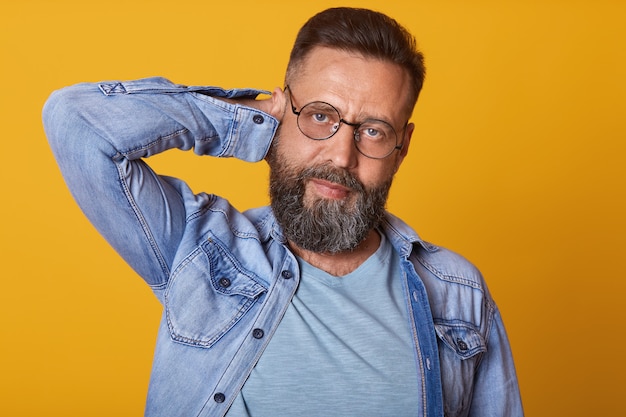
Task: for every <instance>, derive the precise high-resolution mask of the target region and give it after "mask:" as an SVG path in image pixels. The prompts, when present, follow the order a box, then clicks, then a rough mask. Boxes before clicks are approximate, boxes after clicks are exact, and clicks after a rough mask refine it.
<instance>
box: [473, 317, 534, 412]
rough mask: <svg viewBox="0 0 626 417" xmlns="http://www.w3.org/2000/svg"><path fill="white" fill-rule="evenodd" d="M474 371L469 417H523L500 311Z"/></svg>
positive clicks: (493, 321)
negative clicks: (485, 349)
mask: <svg viewBox="0 0 626 417" xmlns="http://www.w3.org/2000/svg"><path fill="white" fill-rule="evenodd" d="M482 355H483V356H482V358H481V362H480V364H479V366H478V369H477V371H476V376H475V380H474V392H473V397H472V403H471V407H470V412H469V416H470V417H504V416H507V417H523V416H524V411H523V407H522V400H521V397H520V391H519V385H518V382H517V376H516V372H515V365H514V363H513V356H512V354H511V348H510V345H509V341H508V337H507V335H506V330H505V328H504V324H503V322H502V317H501V316H500V313H499V310H497V308H496V310H495V314H494V316H493V320H492V321H491V326H490V329H489V333H488V339H487V351H486V352H484V353H483V354H482Z"/></svg>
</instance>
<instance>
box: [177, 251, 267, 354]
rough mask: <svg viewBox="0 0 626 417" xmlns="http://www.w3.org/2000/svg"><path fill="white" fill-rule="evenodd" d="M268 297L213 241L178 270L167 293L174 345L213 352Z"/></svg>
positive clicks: (226, 252) (257, 282)
mask: <svg viewBox="0 0 626 417" xmlns="http://www.w3.org/2000/svg"><path fill="white" fill-rule="evenodd" d="M266 291H267V288H265V286H263V285H261V284H260V280H259V279H258V277H256V276H255V275H254V274H253V273H252V272H250V271H247V270H245V269H244V268H243V267H242V266H241V265H240V264H239V262H237V260H236V259H235V258H234V257H233V256H232V254H231V253H229V252H228V251H227V250H226V249H224V248H222V247H221V246H220V245H219V244H218V243H216V241H214V240H209V241H207V242H206V243H205V244H204V245H203V246H202V247H201V248H198V249H197V250H196V251H195V252H194V253H192V254H191V255H190V256H189V257H188V258H187V259H186V260H185V261H184V262H182V263H181V265H180V266H179V267H178V268H176V270H175V271H174V272H173V273H172V276H171V278H170V282H169V286H168V288H167V290H166V292H165V309H166V317H167V325H168V328H169V331H170V336H171V337H172V339H173V340H175V341H177V342H180V343H185V344H189V345H194V346H200V347H210V346H212V345H213V344H214V343H215V342H216V341H218V340H219V339H220V338H221V337H222V336H223V335H224V334H225V333H226V332H228V331H229V330H230V329H231V328H232V327H233V326H234V325H235V324H236V323H237V322H239V320H241V318H242V317H243V316H244V315H245V313H246V312H247V311H248V310H249V309H250V308H251V307H252V306H253V305H254V304H255V302H256V301H257V299H258V298H259V296H261V294H263V293H264V292H266Z"/></svg>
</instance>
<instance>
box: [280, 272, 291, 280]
mask: <svg viewBox="0 0 626 417" xmlns="http://www.w3.org/2000/svg"><path fill="white" fill-rule="evenodd" d="M280 274H281V275H282V276H283V278H285V279H291V277H293V274H292V273H291V271H283V272H281V273H280Z"/></svg>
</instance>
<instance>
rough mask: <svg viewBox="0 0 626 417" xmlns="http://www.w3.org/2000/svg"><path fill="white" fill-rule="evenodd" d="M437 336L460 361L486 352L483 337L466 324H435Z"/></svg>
mask: <svg viewBox="0 0 626 417" xmlns="http://www.w3.org/2000/svg"><path fill="white" fill-rule="evenodd" d="M435 331H436V332H437V336H439V338H440V339H441V340H442V341H443V343H444V344H445V345H446V346H448V347H449V348H450V349H452V350H453V351H454V352H456V354H457V355H458V356H460V357H461V359H468V358H471V357H472V356H474V355H476V354H478V353H481V352H486V351H487V344H486V343H485V339H484V337H483V336H482V335H481V334H480V333H479V332H478V331H477V330H476V329H475V328H474V327H472V326H471V325H469V324H467V323H449V322H440V323H436V324H435Z"/></svg>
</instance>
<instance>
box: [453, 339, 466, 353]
mask: <svg viewBox="0 0 626 417" xmlns="http://www.w3.org/2000/svg"><path fill="white" fill-rule="evenodd" d="M456 344H457V346H458V347H459V349H461V350H462V351H464V352H465V351H466V350H467V349H469V347H468V346H467V343H465V342H464V341H462V340H461V339H456Z"/></svg>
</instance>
